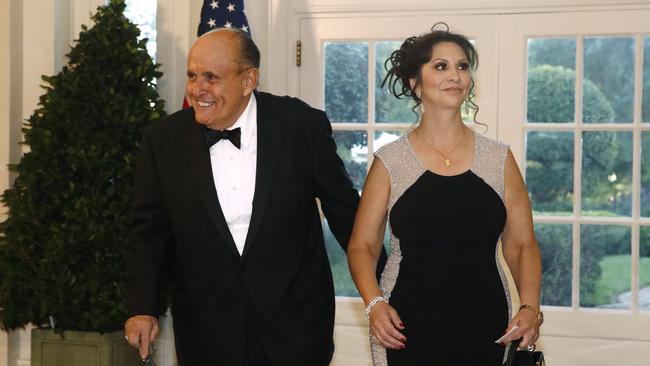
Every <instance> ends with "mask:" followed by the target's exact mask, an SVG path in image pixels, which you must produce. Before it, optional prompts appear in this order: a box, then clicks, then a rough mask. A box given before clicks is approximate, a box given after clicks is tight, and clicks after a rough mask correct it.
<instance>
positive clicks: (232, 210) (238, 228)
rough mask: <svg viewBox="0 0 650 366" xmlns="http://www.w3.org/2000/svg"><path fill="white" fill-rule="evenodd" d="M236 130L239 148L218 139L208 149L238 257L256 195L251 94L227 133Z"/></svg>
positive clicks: (254, 107)
mask: <svg viewBox="0 0 650 366" xmlns="http://www.w3.org/2000/svg"><path fill="white" fill-rule="evenodd" d="M237 127H239V128H241V149H238V148H236V147H235V146H234V145H233V144H232V143H231V142H230V141H229V140H221V141H219V142H217V143H216V144H214V145H212V147H210V163H211V164H212V175H213V179H214V186H215V187H216V188H217V196H218V197H219V204H220V205H221V210H222V212H223V216H224V217H225V218H226V223H227V224H228V228H229V229H230V234H232V238H233V239H234V240H235V244H236V245H237V250H238V251H239V254H240V255H241V254H242V252H243V251H244V243H245V242H246V235H247V234H248V226H249V225H250V222H251V212H252V211H253V195H254V194H255V167H256V164H257V101H256V100H255V95H254V94H251V98H250V100H249V102H248V106H246V109H245V110H244V113H242V115H241V116H240V117H239V119H238V120H237V122H235V124H234V125H232V127H230V128H229V130H232V129H235V128H237Z"/></svg>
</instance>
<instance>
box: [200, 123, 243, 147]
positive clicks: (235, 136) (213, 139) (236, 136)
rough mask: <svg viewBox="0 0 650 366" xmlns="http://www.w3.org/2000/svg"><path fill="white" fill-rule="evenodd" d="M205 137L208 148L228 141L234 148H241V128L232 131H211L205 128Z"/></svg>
mask: <svg viewBox="0 0 650 366" xmlns="http://www.w3.org/2000/svg"><path fill="white" fill-rule="evenodd" d="M205 136H206V138H207V139H208V148H209V147H211V146H212V145H214V144H216V143H217V142H219V141H221V140H230V142H232V144H233V145H235V147H236V148H238V149H239V148H241V128H239V127H237V128H235V129H232V130H223V131H219V130H212V129H209V128H207V127H206V128H205Z"/></svg>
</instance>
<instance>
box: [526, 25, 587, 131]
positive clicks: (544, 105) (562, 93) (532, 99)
mask: <svg viewBox="0 0 650 366" xmlns="http://www.w3.org/2000/svg"><path fill="white" fill-rule="evenodd" d="M575 69H576V40H575V38H531V39H529V40H528V87H527V92H528V96H527V121H528V122H573V121H574V120H575V82H576V71H575Z"/></svg>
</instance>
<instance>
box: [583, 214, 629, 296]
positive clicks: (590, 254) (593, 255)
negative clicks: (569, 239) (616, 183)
mask: <svg viewBox="0 0 650 366" xmlns="http://www.w3.org/2000/svg"><path fill="white" fill-rule="evenodd" d="M580 242H581V245H580V306H583V307H600V308H616V309H629V308H630V300H629V299H630V296H629V292H630V272H631V262H630V228H629V227H627V226H618V225H583V226H582V228H581V233H580Z"/></svg>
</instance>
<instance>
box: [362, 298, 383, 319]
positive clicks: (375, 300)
mask: <svg viewBox="0 0 650 366" xmlns="http://www.w3.org/2000/svg"><path fill="white" fill-rule="evenodd" d="M380 301H381V302H384V303H386V304H388V300H387V299H386V298H384V297H383V296H377V297H375V298H374V299H372V300H370V302H369V303H368V306H366V318H370V311H371V310H372V308H373V307H374V306H375V305H377V303H378V302H380Z"/></svg>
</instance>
